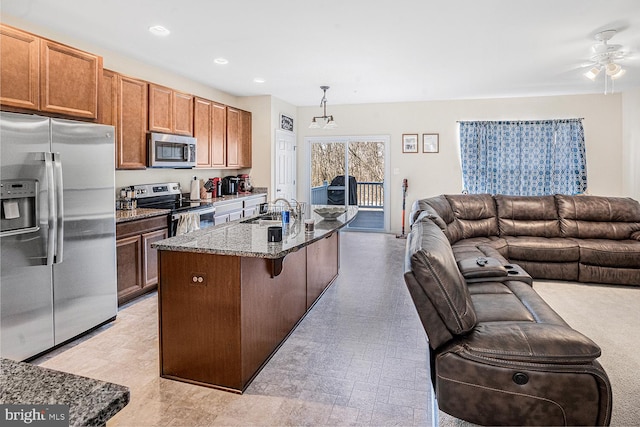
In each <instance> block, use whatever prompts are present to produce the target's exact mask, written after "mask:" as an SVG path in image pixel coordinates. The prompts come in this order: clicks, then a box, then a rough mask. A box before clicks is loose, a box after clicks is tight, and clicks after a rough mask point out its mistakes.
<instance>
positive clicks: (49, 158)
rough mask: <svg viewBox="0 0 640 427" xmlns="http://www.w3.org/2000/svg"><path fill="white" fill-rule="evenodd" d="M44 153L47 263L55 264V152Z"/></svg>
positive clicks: (56, 219) (56, 220)
mask: <svg viewBox="0 0 640 427" xmlns="http://www.w3.org/2000/svg"><path fill="white" fill-rule="evenodd" d="M42 154H43V155H44V168H45V177H46V181H47V264H46V265H53V262H54V260H55V250H56V246H55V245H56V241H55V235H56V229H57V226H58V224H57V222H58V217H57V215H56V195H55V190H54V179H53V154H51V153H47V152H45V153H42Z"/></svg>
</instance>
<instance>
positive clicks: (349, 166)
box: [309, 137, 387, 231]
mask: <svg viewBox="0 0 640 427" xmlns="http://www.w3.org/2000/svg"><path fill="white" fill-rule="evenodd" d="M385 149H386V144H385V140H384V138H371V137H367V138H364V137H360V138H347V137H342V138H314V139H310V145H309V151H310V168H309V170H310V174H311V176H310V184H311V189H310V191H311V204H315V205H323V204H326V205H336V206H348V205H354V206H358V215H357V217H356V219H355V220H354V221H353V222H352V223H350V224H349V228H350V229H354V230H363V231H364V230H367V231H384V230H385V229H386V228H387V221H386V218H387V212H386V209H385V206H386V204H385V191H384V187H385V175H386V167H385V165H386V162H385V158H386V152H385Z"/></svg>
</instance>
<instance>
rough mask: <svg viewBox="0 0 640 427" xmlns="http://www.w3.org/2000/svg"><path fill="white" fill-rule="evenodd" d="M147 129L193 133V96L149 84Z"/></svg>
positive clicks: (185, 133)
mask: <svg viewBox="0 0 640 427" xmlns="http://www.w3.org/2000/svg"><path fill="white" fill-rule="evenodd" d="M149 130H150V131H152V132H163V133H175V134H178V135H187V136H192V135H193V96H192V95H189V94H186V93H181V92H176V91H174V90H173V89H170V88H168V87H164V86H160V85H156V84H149Z"/></svg>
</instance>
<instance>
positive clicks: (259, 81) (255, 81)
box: [253, 77, 266, 83]
mask: <svg viewBox="0 0 640 427" xmlns="http://www.w3.org/2000/svg"><path fill="white" fill-rule="evenodd" d="M265 81H266V80H265V79H263V78H262V77H256V78H255V79H253V82H254V83H264V82H265Z"/></svg>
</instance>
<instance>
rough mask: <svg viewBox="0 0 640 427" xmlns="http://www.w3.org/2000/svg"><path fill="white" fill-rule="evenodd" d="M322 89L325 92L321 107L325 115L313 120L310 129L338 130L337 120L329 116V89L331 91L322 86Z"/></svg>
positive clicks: (327, 87)
mask: <svg viewBox="0 0 640 427" xmlns="http://www.w3.org/2000/svg"><path fill="white" fill-rule="evenodd" d="M320 89H322V92H323V94H322V99H321V100H320V106H321V107H322V108H323V110H322V111H323V113H322V116H315V117H314V118H313V119H311V124H310V125H309V129H320V128H321V127H322V128H323V129H334V128H337V127H338V125H337V124H336V122H335V120H333V116H332V115H329V116H328V115H327V89H329V86H320ZM320 122H322V126H320Z"/></svg>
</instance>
